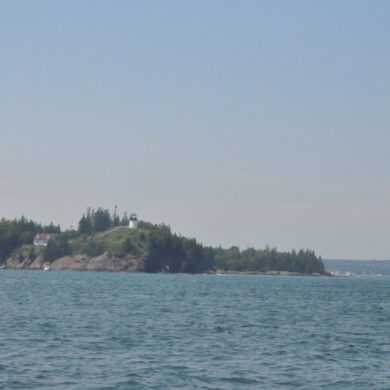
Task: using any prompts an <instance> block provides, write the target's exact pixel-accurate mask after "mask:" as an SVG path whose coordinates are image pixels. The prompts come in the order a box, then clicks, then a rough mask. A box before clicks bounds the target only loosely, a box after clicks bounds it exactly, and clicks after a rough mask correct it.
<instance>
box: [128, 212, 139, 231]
mask: <svg viewBox="0 0 390 390" xmlns="http://www.w3.org/2000/svg"><path fill="white" fill-rule="evenodd" d="M129 228H130V229H138V218H137V214H135V213H133V214H131V215H130V221H129Z"/></svg>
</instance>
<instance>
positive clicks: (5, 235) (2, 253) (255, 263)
mask: <svg viewBox="0 0 390 390" xmlns="http://www.w3.org/2000/svg"><path fill="white" fill-rule="evenodd" d="M128 223H129V217H128V215H127V212H125V213H124V215H123V217H122V218H120V217H119V216H118V215H117V214H116V209H115V211H114V212H113V213H112V214H111V213H110V212H109V210H108V209H104V208H100V207H99V208H98V209H96V210H95V209H90V208H89V209H87V211H86V212H85V213H84V214H83V215H82V217H81V219H80V221H79V226H78V230H77V231H75V230H67V231H65V232H63V233H61V230H60V227H59V226H55V225H53V224H52V223H51V224H50V225H47V226H44V225H41V224H38V223H36V222H34V221H31V220H27V219H26V218H24V217H22V218H20V219H14V220H5V219H2V220H0V262H4V261H5V260H6V259H7V257H9V256H10V255H12V253H13V252H14V251H15V250H16V249H17V248H18V247H20V246H22V245H26V244H32V242H33V238H34V235H35V234H36V233H40V232H44V233H55V234H56V236H55V237H53V238H52V239H51V240H50V241H49V243H48V245H47V247H46V248H42V249H40V252H39V253H40V254H41V255H43V258H44V260H45V261H54V260H55V259H58V258H60V257H62V256H66V255H71V254H72V252H73V248H76V252H75V253H80V252H77V242H81V243H84V244H83V245H82V248H84V249H83V251H84V252H82V253H84V254H88V255H90V256H97V255H99V254H101V253H103V252H105V251H106V252H108V253H109V254H111V255H113V256H114V257H118V258H122V257H125V256H127V255H133V256H142V257H144V258H145V271H146V272H173V273H175V272H187V273H199V272H207V271H215V270H227V271H241V272H267V271H290V272H299V273H307V274H311V273H324V272H325V270H324V265H323V263H322V260H321V258H320V257H317V256H316V255H315V253H314V252H313V251H311V250H308V249H307V250H299V251H295V250H293V251H291V252H278V251H277V250H276V249H275V248H269V247H266V248H265V249H260V250H259V249H254V248H248V249H245V250H242V251H241V250H240V249H239V248H238V247H237V246H232V247H231V248H229V249H223V248H221V247H219V248H212V247H206V246H203V245H202V244H200V243H198V242H197V240H196V239H194V238H186V237H182V236H180V235H177V234H174V233H172V232H171V229H170V227H169V226H167V225H164V224H160V225H155V224H152V223H149V222H144V221H140V222H139V229H138V230H137V231H133V233H132V235H131V236H130V237H125V238H124V239H123V241H120V242H116V243H113V242H110V241H104V240H103V241H102V240H101V239H99V237H98V236H96V237H95V236H94V234H95V233H98V232H102V231H105V230H107V229H109V228H111V227H115V226H128ZM70 240H72V241H70ZM75 245H76V246H75ZM113 245H114V246H113ZM78 250H79V251H80V246H79V249H78ZM20 253H21V252H20ZM20 256H21V257H22V255H20ZM28 257H29V258H30V259H32V258H34V257H35V252H34V248H33V247H31V250H30V253H29V254H28Z"/></svg>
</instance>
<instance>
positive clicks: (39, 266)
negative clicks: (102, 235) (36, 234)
mask: <svg viewBox="0 0 390 390" xmlns="http://www.w3.org/2000/svg"><path fill="white" fill-rule="evenodd" d="M145 261H146V258H144V257H136V256H130V255H129V256H126V257H124V258H117V257H113V256H110V255H109V254H108V253H107V252H105V253H103V254H102V255H100V256H96V257H91V256H88V255H75V256H65V257H61V258H59V259H57V260H54V261H53V262H45V261H44V260H43V257H42V256H37V257H36V259H34V260H29V259H24V260H22V261H20V260H19V258H17V257H11V258H9V259H8V260H7V261H6V263H5V264H4V265H3V266H2V267H1V268H2V269H29V270H55V271H100V272H144V267H145Z"/></svg>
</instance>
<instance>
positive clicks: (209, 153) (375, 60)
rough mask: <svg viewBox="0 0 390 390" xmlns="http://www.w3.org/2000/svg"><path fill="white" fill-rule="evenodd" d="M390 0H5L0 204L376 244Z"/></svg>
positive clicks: (343, 248) (383, 218)
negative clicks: (101, 211)
mask: <svg viewBox="0 0 390 390" xmlns="http://www.w3.org/2000/svg"><path fill="white" fill-rule="evenodd" d="M389 19H390V2H389V1H384V0H383V1H380V0H375V1H368V0H366V1H360V0H343V1H339V0H337V1H335V0H326V1H325V0H320V1H305V0H299V1H287V0H285V1H280V0H279V1H278V0H272V1H261V0H253V1H252V0H243V1H237V2H234V1H226V0H214V1H205V0H196V1H181V0H180V1H179V0H164V1H162V0H155V1H143V0H142V1H136V0H134V1H127V0H126V1H124V0H116V1H111V2H108V1H102V0H92V1H88V0H83V1H75V0H67V1H52V0H28V1H27V0H24V1H22V0H16V1H15V0H3V1H1V2H0V56H1V57H0V58H1V61H0V148H1V152H0V217H4V218H14V217H20V216H22V215H25V216H26V217H27V218H31V219H34V220H37V221H40V222H42V223H48V222H50V221H53V222H54V223H59V224H60V225H61V227H62V228H63V229H67V228H69V227H70V226H73V227H77V224H78V221H79V219H80V217H81V215H82V213H83V212H84V211H85V210H86V208H87V207H93V208H97V207H104V208H108V209H110V210H113V209H114V206H115V205H117V206H118V212H119V213H120V214H121V213H123V212H124V211H125V210H127V211H129V212H133V211H135V212H136V213H137V214H138V216H139V218H140V219H143V220H146V221H150V222H153V223H166V224H168V225H170V226H171V228H172V230H173V231H174V232H177V233H180V234H182V235H184V236H190V237H196V238H197V239H198V240H199V241H200V242H202V243H203V244H205V245H213V246H219V245H222V246H223V247H230V246H232V245H237V246H239V247H240V248H241V249H246V248H247V247H248V246H254V247H256V248H264V247H265V246H266V245H269V246H271V247H276V248H277V249H279V250H291V249H300V248H310V249H313V250H315V252H316V254H318V255H321V256H322V257H323V258H338V259H341V258H346V259H389V258H390V153H389V149H390V109H389V102H390V72H389V69H390V40H389V36H390V24H389V23H388V21H389Z"/></svg>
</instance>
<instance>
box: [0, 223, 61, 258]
mask: <svg viewBox="0 0 390 390" xmlns="http://www.w3.org/2000/svg"><path fill="white" fill-rule="evenodd" d="M60 232H61V230H60V227H59V226H58V225H57V226H55V225H53V224H52V223H50V224H49V225H47V226H44V225H41V224H39V223H37V222H34V221H31V220H27V219H26V218H25V217H22V218H20V219H13V220H6V219H4V218H2V219H1V220H0V264H1V263H3V262H4V261H5V260H6V259H7V258H8V257H9V256H10V255H11V254H12V253H13V252H14V251H15V250H16V249H17V248H20V247H22V246H23V245H31V244H32V242H33V239H34V236H35V234H37V233H55V234H58V233H60ZM19 253H21V256H23V257H25V254H23V253H22V251H21V250H20V251H19ZM31 256H33V254H32V253H31Z"/></svg>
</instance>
